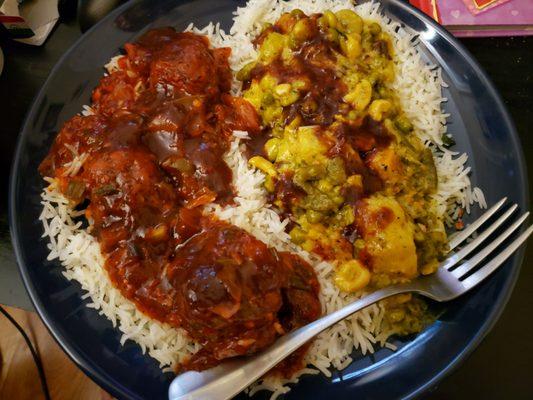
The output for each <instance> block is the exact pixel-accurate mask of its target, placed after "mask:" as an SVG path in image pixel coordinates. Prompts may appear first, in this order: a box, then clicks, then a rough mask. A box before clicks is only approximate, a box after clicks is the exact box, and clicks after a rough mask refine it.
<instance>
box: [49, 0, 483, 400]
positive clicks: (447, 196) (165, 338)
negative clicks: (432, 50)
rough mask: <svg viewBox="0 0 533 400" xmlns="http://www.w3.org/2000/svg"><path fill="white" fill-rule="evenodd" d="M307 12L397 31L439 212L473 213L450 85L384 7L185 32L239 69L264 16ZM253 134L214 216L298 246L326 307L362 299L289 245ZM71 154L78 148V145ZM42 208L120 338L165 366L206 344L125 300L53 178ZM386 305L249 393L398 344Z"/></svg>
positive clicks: (335, 2)
mask: <svg viewBox="0 0 533 400" xmlns="http://www.w3.org/2000/svg"><path fill="white" fill-rule="evenodd" d="M294 8H299V9H302V10H303V11H304V12H306V13H307V14H310V13H314V12H322V11H324V10H326V9H330V10H333V11H336V10H339V9H343V8H351V9H354V10H355V11H357V13H358V14H359V15H361V16H362V17H363V18H365V19H371V20H375V21H377V22H379V23H380V24H381V26H382V27H383V28H384V29H385V30H386V31H387V32H388V33H389V34H390V35H391V37H392V38H393V42H394V47H395V63H396V72H397V73H396V76H397V78H396V81H395V82H394V84H393V88H394V89H395V90H396V91H397V93H398V95H399V98H400V99H401V101H402V107H403V109H404V111H405V112H406V114H407V115H408V117H409V118H410V120H411V121H412V122H413V125H414V127H415V131H416V133H417V134H418V135H419V136H420V138H421V139H422V140H424V141H425V142H426V143H427V145H428V146H430V147H431V148H432V150H433V152H434V156H435V164H436V167H437V172H438V177H439V186H438V192H437V193H436V194H435V196H434V199H435V202H436V204H437V212H438V213H439V214H441V215H443V217H444V218H445V220H446V222H447V223H448V224H451V223H452V222H453V221H454V220H455V219H456V218H457V217H458V215H459V210H460V209H462V208H465V209H466V211H467V212H469V211H470V207H471V205H472V204H474V203H478V204H479V205H480V206H481V207H486V203H485V199H484V197H483V192H482V191H481V190H480V189H479V188H472V186H471V183H470V178H469V176H468V174H469V172H470V168H469V167H466V162H467V159H468V157H467V155H466V154H457V153H455V152H452V151H449V150H447V149H445V148H443V147H442V140H441V137H442V135H443V134H444V133H446V126H445V123H446V117H447V115H445V114H443V113H442V110H441V103H442V102H443V101H445V99H443V98H442V94H441V90H442V87H444V86H445V84H444V82H443V81H442V78H441V73H440V69H439V68H436V67H435V66H431V65H426V64H425V63H424V61H423V60H422V58H421V56H420V55H419V53H418V52H417V50H416V46H417V39H416V37H415V36H414V35H413V33H411V32H409V31H408V30H407V29H405V28H403V27H402V26H400V25H399V24H398V23H396V22H393V21H390V20H389V19H388V18H386V17H384V16H382V15H381V14H380V13H379V5H378V4H376V3H365V4H362V5H359V6H354V5H353V4H352V2H350V1H347V0H293V1H292V2H290V3H286V2H283V1H279V0H278V1H268V0H250V1H249V2H248V4H247V5H246V7H244V8H239V9H237V10H236V11H235V13H234V14H235V18H234V24H233V26H232V28H231V30H230V33H229V34H226V33H225V32H224V31H222V30H221V29H220V26H219V24H218V23H217V24H213V23H210V24H209V25H208V26H206V27H205V28H203V29H197V28H195V27H194V26H193V25H192V24H191V25H190V26H189V27H187V29H186V30H189V31H193V32H197V33H200V34H204V35H207V36H208V37H209V38H210V40H211V43H212V44H213V46H216V47H222V46H227V47H231V49H232V55H231V58H230V65H231V67H232V69H233V70H234V71H238V70H239V69H240V68H241V67H242V66H243V65H245V64H246V63H248V62H250V61H252V60H253V59H255V58H256V56H257V52H256V51H255V49H254V48H253V45H252V39H253V38H254V37H255V36H256V35H257V34H258V33H259V31H260V29H261V27H262V26H263V24H264V23H265V22H271V23H272V22H274V21H276V20H277V19H278V18H279V16H280V15H281V14H282V13H283V12H286V11H290V10H292V9H294ZM118 58H119V57H115V58H113V59H112V60H111V61H110V62H109V63H108V64H107V65H106V67H107V68H108V72H112V71H114V70H116V69H118V68H119V66H118V62H117V61H118ZM232 91H233V94H235V95H238V94H239V93H240V83H239V82H237V81H236V80H235V82H234V86H233V90H232ZM82 114H83V115H90V114H92V109H91V108H90V107H88V106H86V107H84V110H83V111H82ZM247 137H248V135H247V133H246V132H241V131H235V132H234V140H233V142H232V144H231V147H230V150H229V151H228V153H227V154H226V157H225V160H226V162H227V163H228V165H229V166H230V167H231V169H232V170H233V178H234V182H233V183H234V186H235V188H236V190H237V197H236V199H235V204H236V205H235V206H233V207H225V208H222V207H220V206H219V205H216V204H213V205H210V206H208V207H207V208H206V212H214V213H215V214H216V215H217V216H218V217H219V218H220V219H222V220H225V221H229V222H231V223H233V224H235V225H236V226H239V227H241V228H243V229H245V230H247V231H248V232H250V233H251V234H253V235H254V236H255V237H257V238H258V239H259V240H261V241H263V242H265V243H266V244H268V245H269V246H272V247H275V248H277V249H279V250H284V251H292V252H295V253H297V254H299V255H300V256H301V257H303V258H304V259H306V260H307V261H308V262H310V263H311V265H313V267H314V268H315V270H316V272H317V275H318V278H319V281H320V285H321V293H320V301H321V304H322V308H323V311H324V313H330V312H332V311H335V310H337V309H339V308H341V307H343V306H344V305H346V304H348V303H349V302H351V301H353V300H354V299H356V298H358V297H360V296H362V295H364V293H359V294H356V295H354V294H351V295H350V294H346V293H342V292H340V291H339V290H338V289H337V288H336V286H335V285H334V284H333V281H332V273H333V266H332V265H331V264H330V263H327V262H324V261H321V260H319V259H318V258H316V257H315V256H313V255H311V254H309V253H307V252H305V251H303V250H302V249H300V248H298V247H297V246H296V245H294V244H293V243H291V241H290V239H289V236H288V234H287V233H286V232H285V227H286V225H287V223H288V221H283V220H281V219H280V217H279V215H278V214H277V213H276V212H275V211H274V210H272V209H271V208H270V207H269V204H268V203H267V200H266V193H265V191H264V189H263V188H262V183H263V180H264V176H263V174H262V173H261V172H260V171H257V170H254V169H251V168H249V166H248V164H247V162H246V159H245V158H244V156H243V151H242V141H243V140H246V139H247ZM72 151H74V149H72ZM84 160H85V157H84V155H76V157H75V159H74V161H73V162H72V163H71V165H70V166H69V170H68V171H69V173H72V174H75V173H76V172H77V171H78V170H79V168H81V166H82V164H83V161H84ZM42 204H43V212H42V214H41V216H40V220H41V221H42V223H43V226H44V234H43V237H46V238H48V240H49V244H48V248H49V249H50V254H49V256H48V259H49V260H53V259H59V261H60V262H61V264H62V265H63V266H64V268H65V271H64V272H63V274H64V275H65V277H66V278H67V279H70V280H75V281H77V282H79V283H80V285H81V287H82V289H83V290H85V291H86V292H87V293H86V294H85V295H84V298H90V303H89V304H88V306H89V307H91V308H94V309H96V310H98V311H99V313H100V314H103V315H105V317H106V318H108V319H109V320H110V321H111V323H112V324H113V326H114V327H117V328H118V329H119V330H120V331H121V332H122V333H123V335H122V339H121V343H122V344H123V343H125V342H126V341H127V340H132V341H134V342H135V343H137V344H139V346H140V347H141V348H142V350H143V352H145V353H148V354H149V355H150V356H151V357H153V358H154V359H156V360H157V361H158V362H159V363H160V366H161V367H162V368H166V369H168V368H175V367H176V366H177V365H179V363H180V362H181V361H182V360H183V359H184V358H186V357H188V356H190V355H191V354H193V353H194V352H196V351H197V350H198V349H199V346H198V345H197V344H195V343H194V342H193V341H191V340H190V339H189V338H187V335H186V334H185V332H184V331H182V330H180V329H175V328H172V327H170V326H168V325H166V324H162V323H160V322H158V321H155V320H152V319H150V318H148V317H146V316H144V315H143V314H142V313H141V312H139V311H138V310H137V309H136V307H135V306H134V305H133V303H132V302H130V301H129V300H127V299H126V298H124V297H123V296H122V295H121V294H120V292H119V291H118V290H117V289H115V288H114V287H113V286H112V284H111V283H110V281H109V278H108V276H107V273H106V271H105V268H104V267H103V265H104V259H103V257H102V255H101V253H100V248H99V244H98V242H97V241H96V240H95V239H94V237H92V236H91V235H90V234H88V233H87V232H86V230H85V229H83V228H82V226H81V222H76V217H78V216H80V215H82V214H83V212H80V211H75V210H74V209H73V208H72V207H71V206H70V204H69V202H68V201H67V200H66V199H65V198H64V197H63V196H62V195H61V194H60V193H59V191H58V190H57V188H56V187H55V184H54V182H53V181H50V186H49V187H48V188H47V189H45V190H44V191H43V193H42ZM383 314H384V310H383V308H382V307H380V306H379V305H372V306H370V307H367V308H366V309H364V310H362V311H361V312H359V313H357V314H356V315H353V316H352V317H350V318H347V319H346V320H344V321H342V322H340V323H338V324H337V325H335V326H333V327H332V328H330V329H328V330H327V331H325V332H323V333H322V334H321V335H319V336H318V337H317V338H316V340H315V341H314V342H313V344H312V346H311V348H310V349H309V351H308V352H307V355H306V358H305V361H306V363H307V364H308V366H309V368H306V369H304V370H302V371H301V372H300V373H299V374H298V376H296V377H294V378H293V379H292V380H291V381H288V380H284V379H281V378H272V377H267V378H265V379H263V380H261V381H259V382H257V383H256V384H254V385H253V386H252V387H251V388H250V389H249V394H250V395H252V394H254V393H256V392H257V391H260V390H269V391H272V392H273V393H272V398H275V397H277V396H279V395H281V394H283V393H286V392H287V391H289V390H290V389H289V387H288V386H287V383H289V382H297V381H298V379H299V377H300V376H301V375H304V374H316V373H319V372H321V373H323V374H324V375H326V376H328V377H329V376H331V371H330V368H331V367H333V368H335V369H339V370H340V369H343V368H345V367H347V366H348V365H349V364H350V363H351V361H352V358H351V354H352V353H353V351H354V350H358V351H359V352H360V354H362V355H365V354H368V353H373V352H374V350H375V345H379V346H386V347H388V348H391V349H394V348H395V347H394V346H393V345H392V344H390V343H387V342H386V340H387V338H388V336H389V332H386V331H384V330H383V327H382V320H383Z"/></svg>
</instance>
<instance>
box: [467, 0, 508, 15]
mask: <svg viewBox="0 0 533 400" xmlns="http://www.w3.org/2000/svg"><path fill="white" fill-rule="evenodd" d="M508 1H511V0H463V3H465V5H466V7H467V8H468V10H469V11H470V12H471V13H472V14H474V15H476V14H479V13H482V12H484V11H487V10H490V9H491V8H492V7H496V6H497V5H500V4H503V3H507V2H508Z"/></svg>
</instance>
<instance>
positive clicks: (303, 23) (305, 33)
mask: <svg viewBox="0 0 533 400" xmlns="http://www.w3.org/2000/svg"><path fill="white" fill-rule="evenodd" d="M312 34H313V28H312V26H311V20H309V18H303V19H300V20H299V21H298V22H297V23H296V24H295V25H294V27H293V28H292V32H291V36H292V37H293V38H294V39H295V40H296V41H298V42H303V41H305V40H307V39H309V38H310V37H311V36H312Z"/></svg>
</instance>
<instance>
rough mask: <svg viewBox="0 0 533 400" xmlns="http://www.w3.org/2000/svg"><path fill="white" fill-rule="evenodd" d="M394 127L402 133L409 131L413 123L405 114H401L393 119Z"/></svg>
mask: <svg viewBox="0 0 533 400" xmlns="http://www.w3.org/2000/svg"><path fill="white" fill-rule="evenodd" d="M394 124H395V125H396V127H397V128H398V129H399V130H400V131H402V132H403V133H409V132H411V131H412V130H413V124H412V123H411V121H409V119H408V118H407V117H406V116H405V115H401V116H399V117H398V118H396V120H395V121H394Z"/></svg>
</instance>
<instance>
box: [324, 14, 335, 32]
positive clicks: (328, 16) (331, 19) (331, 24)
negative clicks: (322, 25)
mask: <svg viewBox="0 0 533 400" xmlns="http://www.w3.org/2000/svg"><path fill="white" fill-rule="evenodd" d="M324 18H325V19H326V21H327V22H328V25H329V27H330V28H336V27H337V17H336V16H335V14H333V13H332V12H331V11H329V10H327V11H326V12H324Z"/></svg>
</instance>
